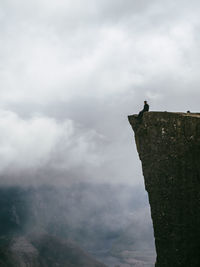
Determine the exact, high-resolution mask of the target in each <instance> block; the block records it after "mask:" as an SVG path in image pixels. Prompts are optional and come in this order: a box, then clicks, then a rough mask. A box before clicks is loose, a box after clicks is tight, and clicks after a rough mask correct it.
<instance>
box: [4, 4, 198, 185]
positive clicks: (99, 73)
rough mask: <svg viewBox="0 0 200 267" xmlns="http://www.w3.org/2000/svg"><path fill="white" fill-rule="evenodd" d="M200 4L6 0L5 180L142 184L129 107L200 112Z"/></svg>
mask: <svg viewBox="0 0 200 267" xmlns="http://www.w3.org/2000/svg"><path fill="white" fill-rule="evenodd" d="M199 7H200V4H199V1H194V0H191V1H186V0H175V1H158V0H152V1H149V0H140V1H136V0H101V1H99V0H84V1H83V0H59V1H58V0H34V1H31V0H30V1H27V0H18V1H16V0H1V4H0V36H1V40H0V100H1V101H0V162H1V165H0V176H1V183H12V184H13V183H15V182H16V183H18V182H22V181H23V183H24V182H27V183H33V181H34V182H41V183H43V182H45V183H52V182H56V183H57V182H62V183H63V182H64V183H66V184H67V183H68V182H69V181H77V180H88V179H89V180H91V181H94V182H105V181H109V182H112V183H133V184H138V183H139V184H141V185H142V184H143V180H142V171H141V165H140V162H139V159H138V155H137V153H136V148H135V144H134V139H133V132H132V130H131V128H130V126H129V124H128V121H127V115H129V114H133V113H137V112H138V111H139V110H140V109H142V107H143V100H145V99H146V100H148V102H149V103H150V108H151V110H162V111H187V110H190V111H199V96H200V90H199V82H200V75H199V67H200V66H199V65H200V50H199V45H200V20H199V12H200V8H199ZM13 179H14V181H13Z"/></svg>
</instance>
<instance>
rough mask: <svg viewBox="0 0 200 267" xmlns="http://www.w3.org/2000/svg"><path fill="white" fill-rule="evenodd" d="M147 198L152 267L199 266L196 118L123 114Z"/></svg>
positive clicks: (199, 130)
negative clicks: (139, 117) (153, 248)
mask: <svg viewBox="0 0 200 267" xmlns="http://www.w3.org/2000/svg"><path fill="white" fill-rule="evenodd" d="M129 122H130V124H131V126H132V128H133V130H134V132H135V141H136V146H137V150H138V153H139V157H140V160H141V161H142V169H143V175H144V180H145V188H146V190H147V192H148V194H149V202H150V206H151V216H152V220H153V226H154V236H155V245H156V251H157V261H156V265H155V266H156V267H165V266H166V267H170V266H171V267H178V266H182V267H197V266H200V114H198V113H169V112H148V113H145V114H144V116H143V120H142V122H138V120H137V119H136V116H134V115H133V116H129Z"/></svg>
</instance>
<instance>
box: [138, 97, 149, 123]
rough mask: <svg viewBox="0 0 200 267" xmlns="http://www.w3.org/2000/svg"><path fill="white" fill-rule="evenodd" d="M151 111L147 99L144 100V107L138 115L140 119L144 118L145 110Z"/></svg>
mask: <svg viewBox="0 0 200 267" xmlns="http://www.w3.org/2000/svg"><path fill="white" fill-rule="evenodd" d="M147 111H149V105H148V104H147V101H146V100H145V101H144V108H143V110H141V111H140V112H139V114H138V116H137V118H138V119H142V117H143V114H144V112H147Z"/></svg>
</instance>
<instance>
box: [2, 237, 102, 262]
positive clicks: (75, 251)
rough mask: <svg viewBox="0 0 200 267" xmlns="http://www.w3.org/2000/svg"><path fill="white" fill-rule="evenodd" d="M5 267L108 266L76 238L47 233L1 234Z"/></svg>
mask: <svg viewBox="0 0 200 267" xmlns="http://www.w3.org/2000/svg"><path fill="white" fill-rule="evenodd" d="M0 266H2V267H4V266H5V267H22V266H25V267H26V266H29V267H54V266H58V267H59V266H60V267H78V266H82V267H105V266H106V265H104V264H102V263H99V262H98V261H96V260H95V259H94V258H92V257H91V256H90V255H89V254H87V253H85V252H84V251H83V250H82V249H80V248H79V247H78V246H77V245H75V244H74V243H73V242H70V241H67V240H61V239H59V238H56V237H54V236H51V235H47V234H40V235H38V234H34V235H33V234H32V235H29V236H15V237H13V238H10V239H8V238H5V237H4V238H3V237H2V238H1V243H0Z"/></svg>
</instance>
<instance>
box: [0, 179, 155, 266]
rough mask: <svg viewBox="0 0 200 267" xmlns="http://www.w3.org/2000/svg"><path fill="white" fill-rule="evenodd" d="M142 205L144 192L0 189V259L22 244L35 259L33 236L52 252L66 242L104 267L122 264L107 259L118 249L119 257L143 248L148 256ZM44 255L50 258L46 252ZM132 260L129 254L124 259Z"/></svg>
mask: <svg viewBox="0 0 200 267" xmlns="http://www.w3.org/2000/svg"><path fill="white" fill-rule="evenodd" d="M102 196H103V197H102ZM146 205H147V195H146V193H145V191H143V190H141V189H140V188H135V187H133V186H124V185H110V184H92V183H86V182H85V183H78V184H71V185H70V186H68V187H64V186H62V187H61V186H59V185H58V186H47V185H43V186H37V187H23V186H12V187H11V186H4V187H3V186H1V187H0V207H1V209H0V244H2V245H1V246H0V249H1V254H0V259H1V260H2V259H4V261H5V258H6V259H7V260H8V259H12V258H13V256H12V257H11V249H10V248H11V247H12V244H13V243H16V240H22V241H23V240H25V241H24V242H25V244H29V245H27V247H29V248H31V247H32V248H34V251H37V255H40V254H39V253H40V250H41V248H43V247H41V246H39V247H38V245H37V244H38V242H39V241H37V242H36V243H34V239H33V233H34V235H35V236H36V237H37V240H43V244H45V242H46V241H48V240H49V239H48V238H46V237H49V238H52V243H53V244H54V245H53V247H56V246H57V245H56V243H55V242H60V243H62V242H69V240H71V241H73V244H74V245H75V246H76V247H77V253H78V251H80V250H79V249H78V248H81V249H82V251H84V253H85V254H86V255H88V256H89V255H92V257H93V261H94V258H95V259H98V260H99V261H100V262H103V263H104V264H106V265H107V266H109V267H112V266H117V265H118V266H120V264H123V262H125V259H124V258H123V259H122V257H121V254H118V253H113V251H114V249H113V248H117V247H119V246H120V249H121V252H122V253H123V251H125V250H126V249H130V251H135V250H139V251H143V244H145V245H144V247H146V246H147V245H148V248H149V249H150V250H152V251H153V250H154V244H153V235H152V226H151V221H150V216H146V217H147V218H146V219H145V220H144V219H143V213H145V214H146V213H147V214H148V210H147V211H146V209H147V208H146ZM126 229H127V230H126ZM125 232H127V234H124V233H125ZM42 236H45V238H42ZM16 238H17V239H16ZM140 240H142V243H143V244H142V245H141V242H140ZM47 243H48V242H47ZM130 244H131V245H130ZM46 246H47V247H48V245H47V244H46ZM59 247H60V250H61V251H62V247H61V246H59ZM65 248H66V247H65ZM66 249H67V248H66ZM66 251H67V250H66ZM115 251H116V250H115ZM47 252H48V253H49V255H50V256H51V254H52V252H51V251H50V250H47ZM57 252H58V255H59V251H57ZM14 254H17V252H15V253H14ZM65 254H66V255H69V253H68V254H67V253H65ZM12 255H13V252H12ZM25 255H26V254H25ZM26 257H27V255H26ZM134 257H135V254H134V253H132V254H131V257H130V258H134ZM4 261H3V260H2V262H1V264H2V266H3V262H4ZM44 261H45V260H44ZM52 261H53V260H52ZM94 262H95V261H94ZM121 262H122V263H121ZM36 263H37V264H38V258H37V260H36ZM0 266H1V265H0ZM22 266H24V265H22ZM22 266H20V267H22ZM130 266H131V265H130ZM135 266H137V265H135ZM138 266H141V264H140V265H138ZM142 266H143V265H142ZM77 267H79V266H78V265H77Z"/></svg>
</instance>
